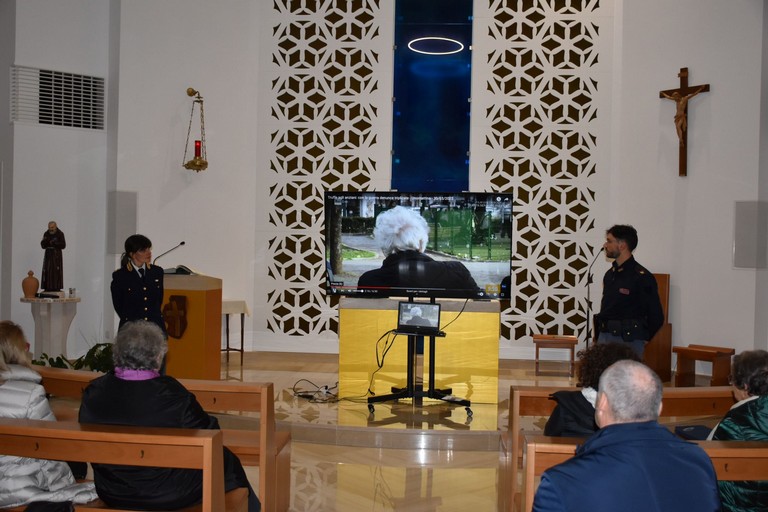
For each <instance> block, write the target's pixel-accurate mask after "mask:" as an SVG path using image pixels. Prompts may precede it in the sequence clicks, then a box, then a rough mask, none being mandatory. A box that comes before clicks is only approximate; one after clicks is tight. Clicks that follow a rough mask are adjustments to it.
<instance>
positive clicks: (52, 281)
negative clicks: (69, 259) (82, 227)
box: [40, 221, 67, 291]
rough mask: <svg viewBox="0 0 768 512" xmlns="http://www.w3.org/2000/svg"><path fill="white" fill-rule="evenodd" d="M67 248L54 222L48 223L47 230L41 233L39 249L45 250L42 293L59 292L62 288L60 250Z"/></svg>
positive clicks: (62, 271) (62, 235) (62, 273)
mask: <svg viewBox="0 0 768 512" xmlns="http://www.w3.org/2000/svg"><path fill="white" fill-rule="evenodd" d="M66 246H67V241H66V240H65V239H64V232H63V231H61V230H60V229H59V227H58V226H57V225H56V223H55V222H53V221H51V222H49V223H48V230H47V231H46V232H45V233H43V239H42V240H41V241H40V247H42V248H43V249H45V256H43V275H42V282H41V283H40V287H41V288H42V289H43V291H59V290H61V289H63V288H64V260H63V258H62V255H61V250H62V249H64V248H65V247H66Z"/></svg>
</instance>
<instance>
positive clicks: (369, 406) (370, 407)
mask: <svg viewBox="0 0 768 512" xmlns="http://www.w3.org/2000/svg"><path fill="white" fill-rule="evenodd" d="M374 410H375V409H374V407H373V404H368V412H370V413H371V414H373V411H374Z"/></svg>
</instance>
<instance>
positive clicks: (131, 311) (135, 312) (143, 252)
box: [110, 235, 167, 337]
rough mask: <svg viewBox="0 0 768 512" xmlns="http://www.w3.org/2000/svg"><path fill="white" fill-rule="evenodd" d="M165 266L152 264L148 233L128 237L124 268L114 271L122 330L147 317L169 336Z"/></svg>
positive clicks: (115, 300) (114, 298)
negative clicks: (164, 282)
mask: <svg viewBox="0 0 768 512" xmlns="http://www.w3.org/2000/svg"><path fill="white" fill-rule="evenodd" d="M163 277H164V273H163V269H162V268H161V267H158V266H156V265H153V264H152V242H151V241H150V240H149V238H147V237H146V236H144V235H131V236H129V237H128V238H127V239H126V240H125V252H124V253H123V255H122V257H121V259H120V268H119V269H117V270H115V271H114V272H112V284H111V285H110V291H111V292H112V305H113V306H114V308H115V312H116V313H117V315H118V316H119V317H120V324H119V325H118V330H119V329H121V328H122V327H123V326H124V325H125V324H126V323H127V322H131V321H133V320H147V321H149V322H152V323H154V324H155V325H157V326H158V327H159V328H160V330H162V331H163V335H164V336H166V337H167V333H166V328H165V320H163V313H162V305H163Z"/></svg>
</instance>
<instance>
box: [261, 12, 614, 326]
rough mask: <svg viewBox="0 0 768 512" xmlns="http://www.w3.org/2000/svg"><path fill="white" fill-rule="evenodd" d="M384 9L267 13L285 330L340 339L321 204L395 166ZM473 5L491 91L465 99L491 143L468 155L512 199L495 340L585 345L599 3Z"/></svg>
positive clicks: (275, 265)
mask: <svg viewBox="0 0 768 512" xmlns="http://www.w3.org/2000/svg"><path fill="white" fill-rule="evenodd" d="M383 1H385V0H381V1H378V0H368V1H365V0H360V1H354V2H351V1H345V2H332V1H295V0H274V2H273V12H272V18H271V21H272V26H271V34H272V40H271V48H272V51H271V68H270V77H269V78H270V84H271V91H270V108H269V111H270V116H271V120H270V122H271V124H270V126H274V127H275V128H274V129H273V130H272V131H271V133H270V134H269V138H270V139H269V142H270V148H269V151H270V155H269V159H270V170H271V172H270V176H271V178H270V180H269V182H268V183H266V184H265V186H268V187H269V196H270V199H271V203H272V204H273V205H274V206H273V207H272V208H271V210H270V212H269V222H270V224H271V225H272V227H273V228H274V232H275V233H277V234H276V235H275V236H274V237H273V238H272V239H271V240H269V243H268V247H267V251H268V258H267V261H268V262H269V264H268V269H267V271H268V276H269V278H270V281H269V283H270V285H269V286H268V289H267V290H266V291H265V293H266V294H267V299H268V307H269V313H268V314H267V326H268V328H269V329H270V330H271V331H274V332H276V333H284V334H286V335H291V336H301V335H306V334H318V333H322V332H326V331H329V330H334V331H335V330H337V313H336V311H335V309H334V308H335V306H336V304H335V303H333V302H332V301H335V299H333V298H329V297H326V295H325V292H324V279H323V278H324V269H325V265H324V260H325V257H324V244H323V226H322V224H323V192H324V191H325V190H368V189H370V188H371V183H372V182H374V181H376V176H377V173H388V170H389V165H390V162H389V160H388V159H386V158H380V159H378V160H377V159H376V158H374V157H372V155H374V154H384V155H388V151H389V149H390V148H385V149H386V151H382V148H381V147H380V146H381V141H380V139H382V138H385V139H386V137H382V136H381V134H385V133H386V132H385V131H384V130H389V129H391V119H385V117H387V116H385V115H383V114H382V112H388V110H387V108H386V107H387V106H388V105H387V104H386V103H385V102H389V101H391V96H392V95H391V91H389V90H385V91H382V87H385V88H387V89H388V88H389V87H390V85H389V81H387V80H381V77H390V76H391V69H387V68H388V67H390V66H391V59H390V57H391V56H390V55H382V53H381V52H385V51H391V41H385V40H383V39H384V38H383V37H382V32H383V31H382V28H381V27H382V26H389V25H391V24H393V23H394V20H393V19H392V17H391V12H390V11H389V10H386V11H384V10H382V2H383ZM474 4H475V5H474V10H475V22H474V23H475V26H474V27H473V31H474V33H475V38H476V40H477V39H478V38H480V37H483V38H484V39H483V42H482V44H479V45H478V46H480V47H482V51H479V50H478V49H475V50H474V54H473V64H472V70H473V73H477V74H478V76H482V77H484V83H483V86H482V88H481V90H475V91H473V93H472V95H473V99H472V100H473V111H472V116H473V118H474V120H473V121H472V126H473V130H476V129H477V127H478V126H480V127H484V128H482V129H483V133H482V134H480V135H481V136H480V137H477V136H475V137H474V139H473V140H475V141H482V142H481V143H478V142H476V143H475V147H472V148H471V152H472V158H471V161H470V174H471V175H473V174H476V175H477V176H478V177H479V178H480V179H478V180H476V181H479V182H484V183H488V184H490V190H491V191H497V192H511V193H512V194H513V195H514V197H515V206H514V216H515V224H514V228H513V240H514V248H513V254H512V276H513V277H512V279H513V281H512V285H513V286H512V299H511V301H509V302H508V303H503V304H502V335H503V337H504V338H508V339H510V340H516V339H520V338H522V337H524V336H527V335H530V334H532V333H534V332H550V333H562V334H574V333H583V330H584V328H585V325H586V322H585V318H586V316H585V307H586V297H585V294H586V276H585V273H586V270H587V267H588V266H589V264H590V262H591V261H592V259H593V257H594V255H595V250H596V247H594V246H593V245H592V244H590V243H589V242H588V241H589V240H590V239H592V240H594V239H595V229H597V228H596V226H595V220H594V217H593V213H592V212H593V211H594V208H593V206H594V204H595V202H596V200H597V198H596V194H595V186H594V182H595V177H596V172H597V169H596V165H595V157H594V153H595V147H596V144H597V140H596V136H595V134H594V125H595V120H596V119H597V108H596V104H597V101H596V95H597V91H598V83H597V80H596V75H597V73H596V71H595V70H594V66H595V64H596V63H597V60H598V54H597V48H598V47H599V45H598V44H597V42H598V35H599V34H598V33H599V31H598V24H597V21H596V20H597V18H598V14H599V2H598V1H597V0H592V1H589V0H584V1H579V2H576V1H573V2H571V1H563V0H549V1H547V0H537V1H527V2H509V1H506V0H485V1H483V2H481V1H479V0H475V2H474ZM385 5H386V6H387V8H389V4H388V2H387V3H386V4H385ZM479 20H483V21H482V24H483V26H478V23H479ZM385 24H386V25H385ZM486 25H487V26H486ZM384 32H386V33H389V31H384ZM383 57H386V58H383ZM476 83H477V82H476ZM477 105H488V106H487V107H484V108H482V109H479V108H478V107H477ZM478 116H480V117H479V118H478ZM478 119H480V121H478ZM470 181H472V179H470ZM379 182H381V181H379ZM600 229H601V230H602V226H601V227H600ZM601 234H602V233H601Z"/></svg>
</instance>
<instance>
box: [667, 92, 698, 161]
mask: <svg viewBox="0 0 768 512" xmlns="http://www.w3.org/2000/svg"><path fill="white" fill-rule="evenodd" d="M705 87H706V86H704V85H702V86H699V87H698V88H697V89H696V90H695V91H693V92H692V93H690V94H687V95H685V96H683V95H682V94H680V91H674V92H672V93H671V94H669V93H666V92H662V93H661V95H662V96H663V97H665V98H667V99H668V100H672V101H674V102H675V104H676V105H677V108H676V109H675V129H676V130H677V138H678V139H679V140H680V145H681V146H684V145H685V139H684V137H683V134H684V133H685V132H686V130H688V116H687V113H686V110H687V108H688V100H690V99H691V98H693V97H694V96H696V95H697V94H699V93H700V92H701V91H703V90H704V88H705Z"/></svg>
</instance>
